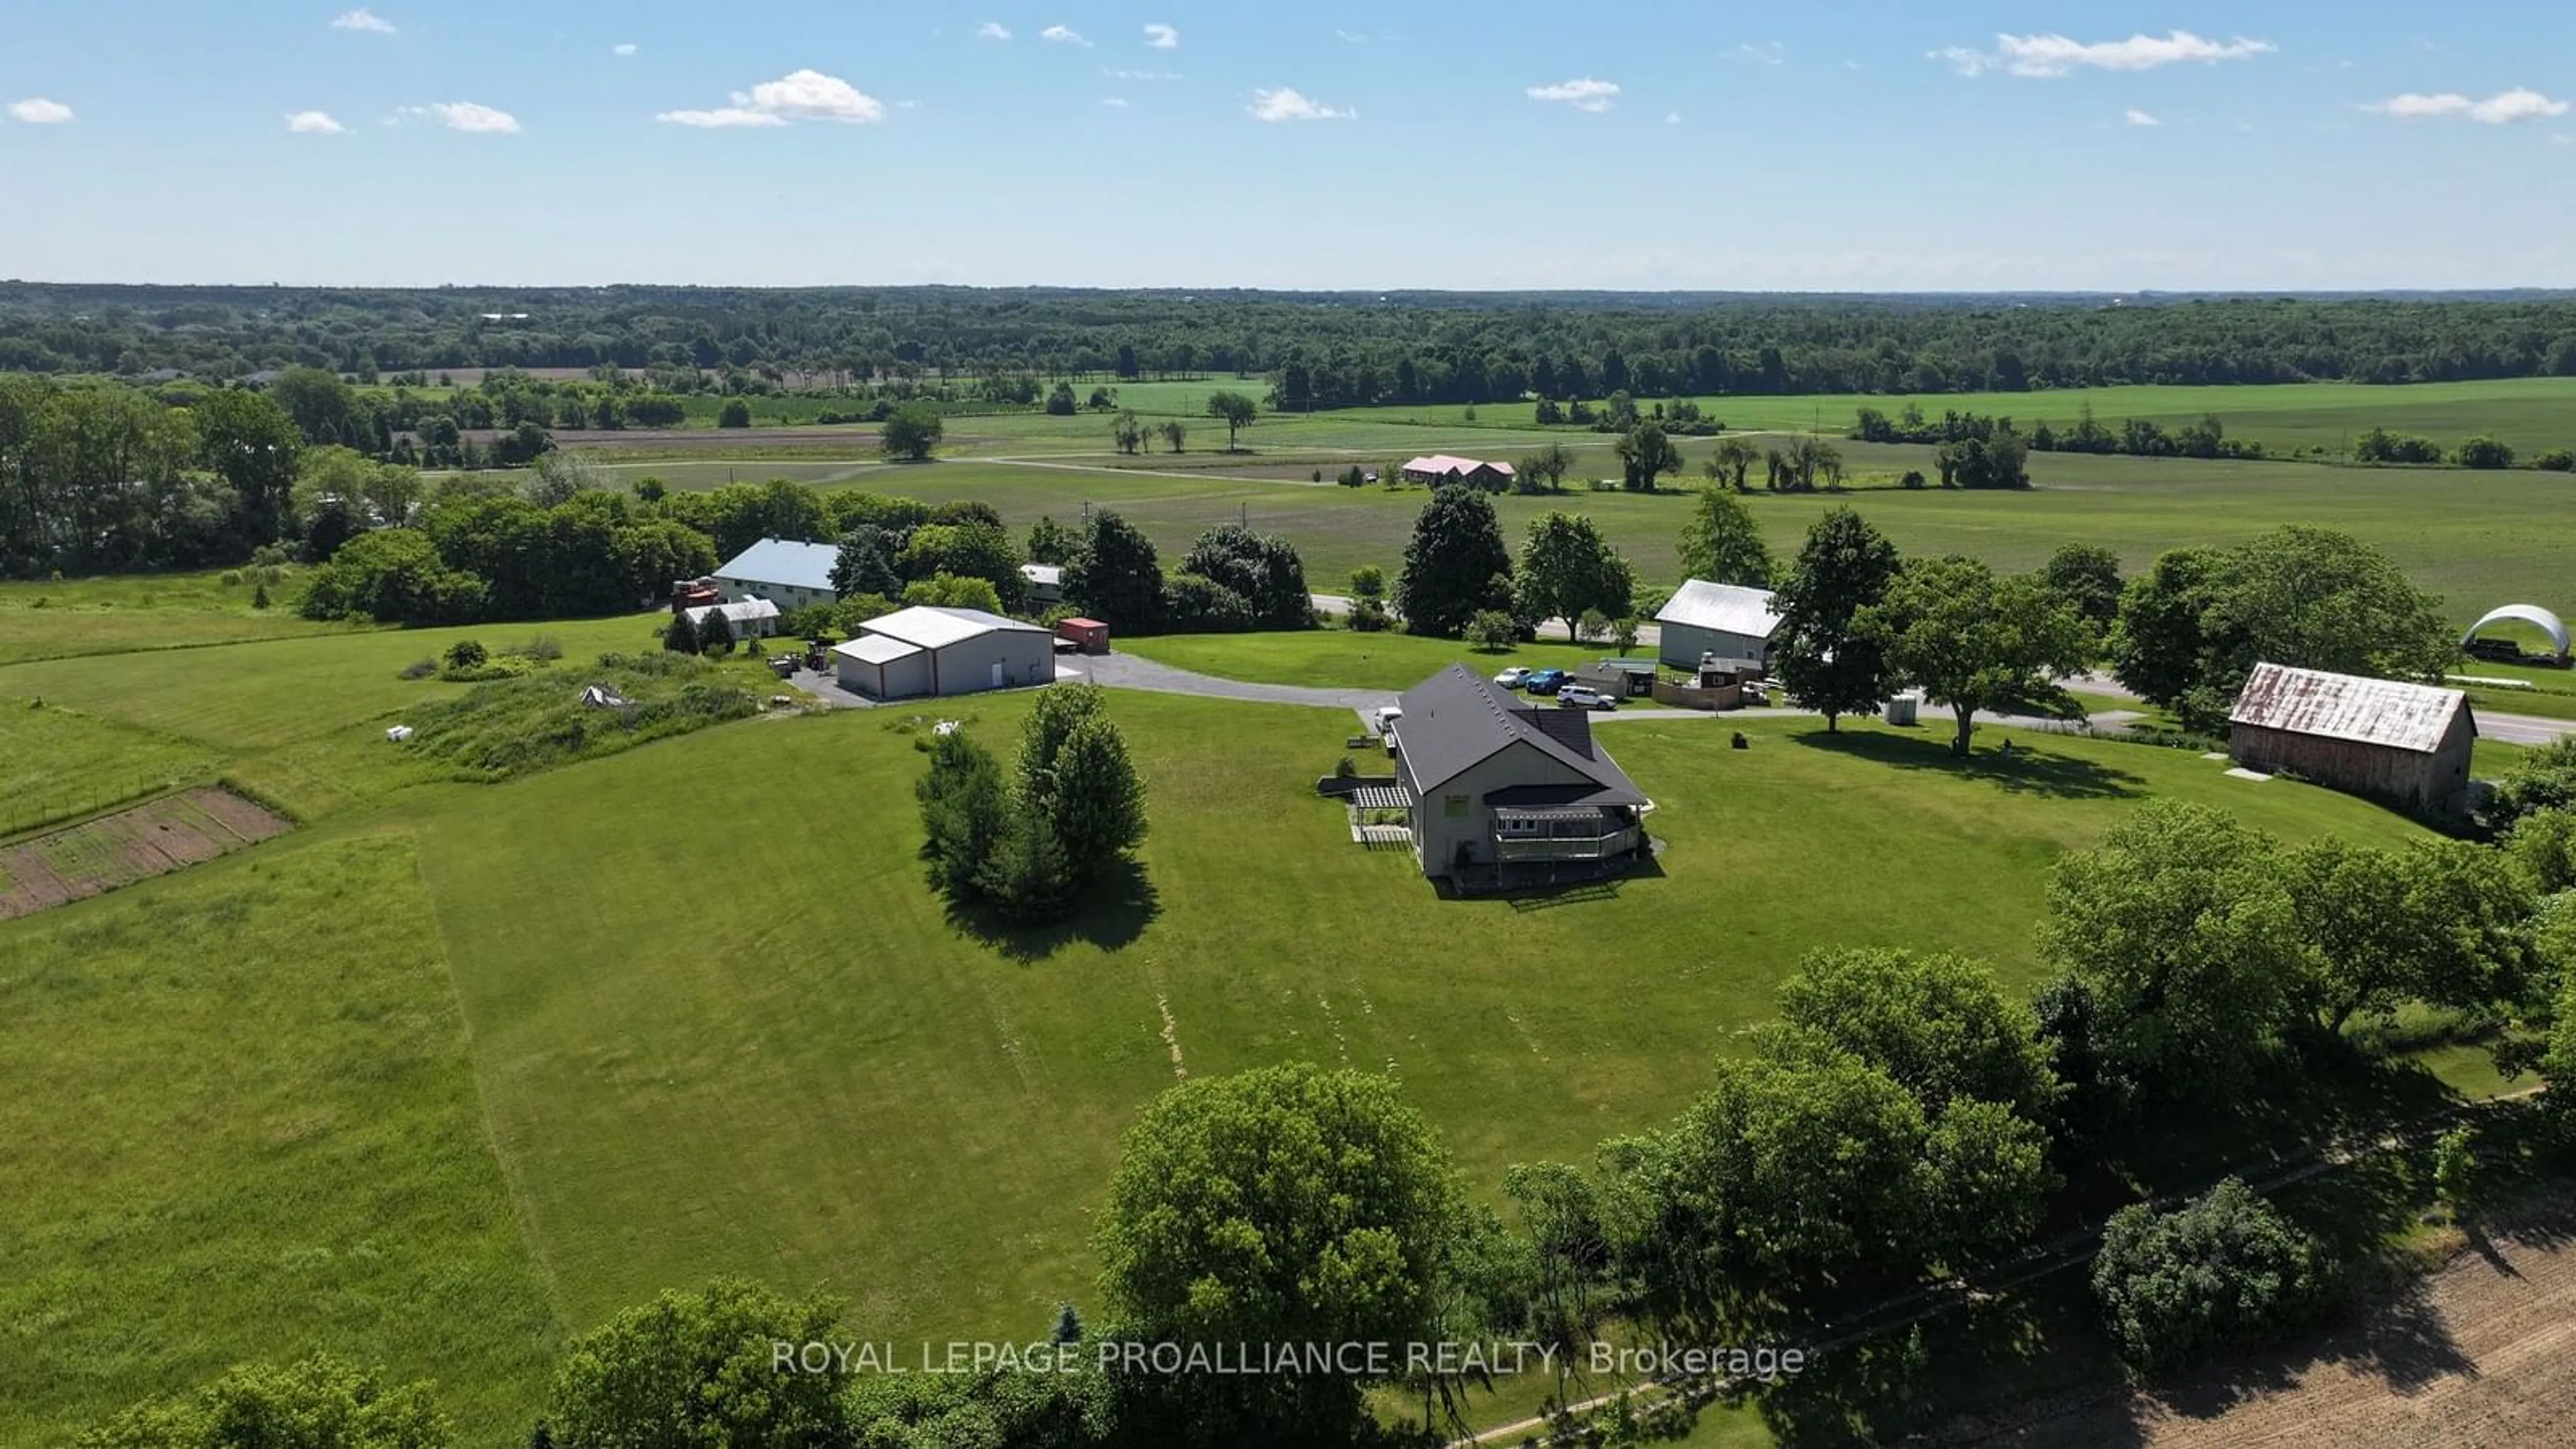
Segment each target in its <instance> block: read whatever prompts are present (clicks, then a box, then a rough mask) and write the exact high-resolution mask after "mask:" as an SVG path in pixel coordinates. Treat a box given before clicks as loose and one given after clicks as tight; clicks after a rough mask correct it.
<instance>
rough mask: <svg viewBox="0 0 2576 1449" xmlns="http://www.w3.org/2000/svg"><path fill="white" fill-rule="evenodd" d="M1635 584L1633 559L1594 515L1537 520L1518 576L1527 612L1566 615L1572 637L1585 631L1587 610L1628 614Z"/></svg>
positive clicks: (1607, 615) (1522, 606) (1544, 616)
mask: <svg viewBox="0 0 2576 1449" xmlns="http://www.w3.org/2000/svg"><path fill="white" fill-rule="evenodd" d="M1635 587H1636V583H1635V578H1634V575H1632V574H1631V573H1630V571H1629V568H1628V561H1627V560H1626V559H1623V558H1621V557H1620V556H1619V551H1618V550H1617V549H1614V548H1612V547H1611V546H1610V542H1609V540H1608V539H1605V538H1603V537H1602V536H1601V530H1600V529H1599V528H1598V527H1597V526H1595V525H1594V523H1593V522H1592V520H1591V519H1589V518H1587V517H1585V516H1583V515H1582V514H1579V513H1550V514H1548V515H1547V516H1546V517H1544V518H1539V519H1536V520H1533V521H1532V522H1531V524H1530V530H1529V541H1528V542H1527V543H1526V544H1524V545H1523V546H1522V548H1521V559H1520V571H1519V573H1518V574H1517V575H1515V576H1514V588H1515V590H1516V591H1517V600H1518V603H1519V605H1520V612H1521V613H1522V614H1523V615H1525V616H1527V617H1529V618H1534V619H1563V620H1564V621H1565V637H1566V638H1567V639H1569V640H1571V639H1575V638H1578V637H1580V636H1579V635H1578V633H1577V630H1578V628H1579V625H1578V623H1577V621H1578V620H1580V619H1581V618H1582V617H1583V616H1584V615H1585V614H1587V613H1595V612H1597V613H1599V614H1600V615H1601V616H1602V617H1603V618H1605V619H1610V618H1618V617H1622V616H1624V615H1626V614H1627V612H1628V609H1629V604H1630V602H1631V595H1632V594H1633V593H1634V591H1635Z"/></svg>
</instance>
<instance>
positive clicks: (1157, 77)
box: [1100, 65, 1181, 81]
mask: <svg viewBox="0 0 2576 1449" xmlns="http://www.w3.org/2000/svg"><path fill="white" fill-rule="evenodd" d="M1100 73H1101V74H1102V75H1105V76H1107V77H1109V78H1110V79H1111V80H1123V81H1176V80H1179V79H1180V78H1181V73H1180V72H1179V71H1176V70H1121V69H1120V68H1118V67H1117V66H1111V65H1104V66H1102V67H1101V68H1100Z"/></svg>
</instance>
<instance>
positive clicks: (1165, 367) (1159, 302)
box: [0, 282, 2576, 411]
mask: <svg viewBox="0 0 2576 1449" xmlns="http://www.w3.org/2000/svg"><path fill="white" fill-rule="evenodd" d="M291 366H306V367H317V368H322V369H324V370H327V371H333V372H338V373H343V374H346V375H350V376H354V377H358V378H360V379H361V380H372V379H374V378H376V377H378V376H380V375H391V374H397V373H404V372H435V371H438V370H447V369H461V368H504V367H523V368H525V367H547V368H591V367H599V366H609V367H617V368H631V369H646V368H659V369H671V370H676V369H688V370H693V371H708V370H721V369H734V370H741V371H746V372H751V373H756V374H767V375H769V376H771V377H772V379H773V380H777V379H782V378H785V377H788V376H790V375H793V376H794V377H796V378H797V379H799V381H800V382H802V383H813V384H817V385H820V386H825V387H830V386H848V385H852V384H857V383H864V382H869V381H874V380H881V379H884V378H889V377H914V378H917V377H921V376H925V375H929V376H953V375H961V374H1025V375H1031V376H1051V377H1086V378H1088V377H1116V378H1126V379H1141V378H1148V377H1156V376H1181V377H1191V378H1198V377H1207V376H1213V375H1227V374H1230V375H1234V376H1239V377H1253V376H1260V377H1266V378H1269V379H1271V380H1272V381H1273V382H1274V383H1275V384H1276V386H1277V388H1278V395H1279V403H1280V406H1281V407H1283V408H1285V409H1287V410H1290V411H1299V410H1304V409H1308V408H1316V407H1337V406H1351V405H1362V404H1375V403H1393V404H1407V403H1476V402H1496V401H1505V400H1510V399H1514V398H1518V397H1520V396H1523V395H1524V394H1533V393H1534V394H1536V395H1539V396H1542V397H1550V398H1578V397H1606V396H1609V395H1610V394H1612V393H1615V392H1620V391H1623V390H1624V391H1628V392H1631V393H1634V394H1636V395H1638V396H1680V395H1688V394H1698V395H1725V394H1755V395H1760V394H1800V393H1830V392H1867V393H1890V394H1906V393H1916V394H1938V393H1950V392H1975V391H2000V392H2017V391H2024V390H2031V389H2040V388H2064V387H2102V386H2112V385H2118V384H2125V383H2167V384H2207V383H2277V382H2298V381H2311V380H2345V381H2356V382H2372V383H2403V382H2426V381H2450V380H2461V379H2479V378H2502V377H2531V376H2544V375H2548V376H2576V298H2564V297H2557V296H2514V297H2504V298H2493V297H2474V298H2429V299H2426V298H2404V299H2389V298H2329V299H2301V298H2285V297H2265V298H2243V299H2208V298H2187V299H2177V300H2172V301H2156V300H2144V301H2124V302H2123V303H2121V304H2120V305H2103V304H2102V302H2101V300H2100V299H2093V298H2071V297H2070V298H2036V299H2020V298H2016V299H2001V298H1993V297H1841V298H1828V297H1772V296H1753V295H1743V296H1710V295H1693V294H1676V295H1672V296H1668V297H1655V296H1634V295H1604V294H1526V293H1524V294H1478V293H1410V294H1395V295H1392V296H1387V297H1378V296H1373V295H1372V296H1367V297H1361V296H1356V295H1352V294H1341V293H1270V292H1247V291H1217V292H1208V293H1189V294H1183V293H1176V292H1168V291H1129V292H1115V291H1091V290H1077V289H978V288H966V287H897V288H807V289H778V290H765V289H750V288H722V287H717V288H689V287H610V288H527V289H475V288H438V289H433V290H401V289H390V288H388V289H365V288H308V287H259V288H226V287H167V288H165V287H139V286H93V285H70V284H40V283H24V282H12V283H0V371H30V372H72V373H101V374H114V375H122V376H142V375H146V374H149V373H152V372H155V371H158V370H161V369H176V370H179V371H183V372H188V373H191V374H195V375H198V376H202V377H209V378H216V379H229V378H236V377H241V376H245V375H249V374H254V373H258V372H263V371H267V370H271V369H284V368H287V367H291Z"/></svg>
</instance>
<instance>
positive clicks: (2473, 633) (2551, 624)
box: [2460, 604, 2568, 669]
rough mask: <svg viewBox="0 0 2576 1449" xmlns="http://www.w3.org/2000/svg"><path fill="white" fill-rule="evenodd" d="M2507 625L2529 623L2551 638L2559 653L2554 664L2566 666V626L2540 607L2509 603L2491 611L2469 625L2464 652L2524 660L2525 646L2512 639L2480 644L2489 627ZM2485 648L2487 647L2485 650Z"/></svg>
mask: <svg viewBox="0 0 2576 1449" xmlns="http://www.w3.org/2000/svg"><path fill="white" fill-rule="evenodd" d="M2504 623H2515V624H2529V625H2530V626H2531V627H2533V628H2535V629H2538V630H2539V631H2540V632H2541V633H2543V634H2545V635H2547V636H2548V638H2549V646H2550V648H2552V649H2554V650H2556V651H2557V653H2556V654H2555V655H2554V656H2553V657H2552V659H2551V662H2552V663H2554V664H2556V665H2557V666H2558V667H2560V668H2561V669H2564V668H2566V667H2567V656H2568V638H2567V625H2566V624H2565V623H2563V622H2561V621H2560V619H2559V617H2558V616H2557V615H2556V614H2553V613H2551V612H2549V611H2548V610H2547V609H2544V608H2542V607H2540V606H2539V605H2538V604H2507V605H2505V606H2504V607H2503V608H2501V609H2490V610H2488V611H2487V614H2486V617H2484V618H2482V619H2480V620H2478V621H2477V622H2476V623H2474V624H2471V625H2470V626H2469V632H2467V633H2466V634H2463V635H2461V636H2460V650H2461V652H2462V653H2465V654H2473V655H2477V656H2478V657H2480V658H2500V659H2519V658H2521V657H2522V647H2521V646H2520V645H2518V644H2516V643H2514V642H2513V641H2512V640H2510V639H2490V640H2485V641H2481V640H2480V639H2479V638H2478V635H2479V634H2481V633H2483V632H2485V630H2486V629H2487V627H2488V626H2489V625H2491V624H2504ZM2482 645H2483V646H2485V647H2482Z"/></svg>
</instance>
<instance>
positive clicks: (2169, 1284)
mask: <svg viewBox="0 0 2576 1449" xmlns="http://www.w3.org/2000/svg"><path fill="white" fill-rule="evenodd" d="M2324 1282H2325V1272H2324V1269H2323V1267H2322V1266H2321V1264H2320V1262H2319V1253H2318V1249H2317V1245H2316V1243H2315V1241H2314V1240H2313V1239H2311V1238H2310V1237H2309V1236H2308V1235H2307V1234H2306V1233H2303V1232H2301V1231H2300V1230H2299V1229H2297V1228H2296V1227H2294V1226H2292V1225H2291V1224H2290V1223H2288V1222H2287V1221H2285V1220H2283V1218H2282V1217H2281V1215H2280V1212H2279V1210H2278V1209H2276V1208H2274V1207H2273V1206H2272V1205H2271V1204H2270V1203H2268V1202H2266V1201H2264V1200H2263V1199H2262V1198H2260V1197H2257V1196H2256V1195H2255V1194H2254V1191H2253V1189H2251V1188H2249V1187H2247V1186H2246V1185H2245V1184H2244V1183H2243V1182H2240V1181H2238V1180H2237V1179H2235V1178H2232V1177H2231V1178H2229V1179H2227V1180H2226V1181H2224V1182H2222V1183H2220V1184H2219V1185H2218V1186H2217V1187H2215V1188H2212V1189H2211V1190H2210V1192H2209V1195H2208V1196H2206V1197H2203V1198H2201V1199H2199V1200H2198V1201H2196V1202H2193V1203H2189V1204H2187V1205H2185V1206H2183V1207H2181V1208H2177V1209H2176V1210H2174V1211H2173V1212H2170V1213H2158V1212H2156V1211H2155V1210H2154V1209H2152V1208H2149V1207H2148V1206H2146V1205H2145V1204H2143V1203H2138V1204H2132V1205H2131V1206H2129V1207H2125V1208H2122V1209H2121V1210H2120V1211H2119V1212H2118V1213H2116V1214H2114V1215H2113V1216H2112V1218H2111V1222H2110V1225H2109V1226H2108V1227H2107V1228H2105V1229H2104V1231H2103V1234H2102V1252H2101V1256H2100V1257H2098V1258H2096V1259H2095V1260H2094V1263H2093V1295H2094V1299H2095V1301H2096V1302H2097V1303H2098V1304H2099V1306H2100V1308H2101V1312H2102V1319H2103V1327H2104V1328H2105V1329H2106V1330H2108V1331H2109V1333H2110V1335H2111V1337H2112V1339H2113V1341H2114V1342H2116V1343H2117V1344H2118V1345H2119V1348H2120V1354H2121V1356H2122V1357H2123V1358H2126V1359H2127V1360H2128V1361H2129V1362H2130V1363H2132V1364H2135V1365H2136V1366H2138V1367H2139V1368H2141V1369H2146V1370H2149V1371H2154V1370H2159V1369H2168V1368H2173V1367H2176V1366H2179V1365H2182V1364H2186V1363H2189V1362H2191V1361H2192V1360H2194V1359H2197V1358H2200V1357H2202V1356H2203V1355H2205V1354H2208V1353H2211V1352H2214V1351H2216V1350H2219V1349H2223V1348H2229V1347H2234V1346H2239V1345H2244V1344H2250V1343H2259V1342H2262V1341H2263V1340H2265V1339H2267V1338H2269V1337H2271V1336H2272V1335H2274V1334H2276V1333H2278V1332H2279V1331H2280V1330H2281V1329H2283V1328H2285V1327H2287V1326H2289V1325H2291V1324H2293V1323H2296V1322H2297V1321H2298V1320H2299V1319H2300V1318H2302V1317H2304V1316H2305V1315H2306V1314H2307V1313H2308V1312H2309V1311H2311V1310H2312V1309H2313V1308H2314V1307H2315V1306H2316V1305H2317V1303H2318V1301H2319V1300H2320V1298H2321V1297H2322V1296H2323V1289H2324Z"/></svg>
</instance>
